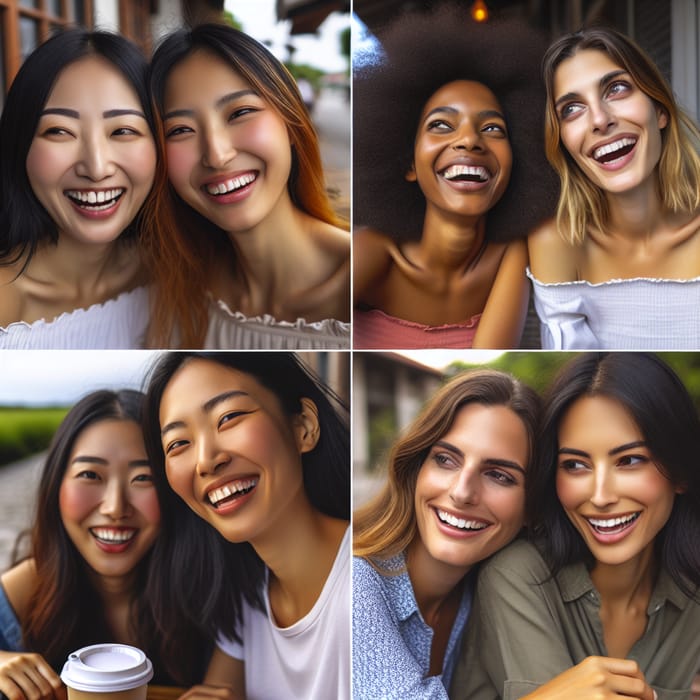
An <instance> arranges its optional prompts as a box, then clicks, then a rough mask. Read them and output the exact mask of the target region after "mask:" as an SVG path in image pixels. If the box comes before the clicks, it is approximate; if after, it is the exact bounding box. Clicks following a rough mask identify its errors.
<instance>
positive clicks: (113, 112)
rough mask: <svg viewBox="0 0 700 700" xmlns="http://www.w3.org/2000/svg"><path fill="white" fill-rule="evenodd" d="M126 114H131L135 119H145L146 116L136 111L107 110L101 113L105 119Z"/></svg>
mask: <svg viewBox="0 0 700 700" xmlns="http://www.w3.org/2000/svg"><path fill="white" fill-rule="evenodd" d="M126 114H133V115H134V116H135V117H141V118H142V119H145V118H146V115H145V114H144V113H143V112H141V111H140V110H138V109H108V110H107V111H106V112H102V116H103V117H104V118H105V119H113V118H114V117H123V116H124V115H126Z"/></svg>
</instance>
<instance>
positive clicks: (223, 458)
mask: <svg viewBox="0 0 700 700" xmlns="http://www.w3.org/2000/svg"><path fill="white" fill-rule="evenodd" d="M196 454H197V464H196V465H195V470H196V472H197V474H198V475H199V476H209V475H211V474H215V473H216V472H217V470H218V469H219V467H221V466H223V465H224V464H228V462H230V461H231V456H230V455H229V454H227V453H226V452H224V451H223V450H221V449H220V448H219V447H218V445H217V444H216V440H215V439H213V438H209V437H204V438H200V439H199V441H198V443H197V453H196Z"/></svg>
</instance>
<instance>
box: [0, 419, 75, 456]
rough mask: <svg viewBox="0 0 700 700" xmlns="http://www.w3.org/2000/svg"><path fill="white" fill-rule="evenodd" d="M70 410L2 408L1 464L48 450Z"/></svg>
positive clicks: (0, 428)
mask: <svg viewBox="0 0 700 700" xmlns="http://www.w3.org/2000/svg"><path fill="white" fill-rule="evenodd" d="M67 411H68V409H67V408H13V407H1V408H0V464H8V463H10V462H15V461H17V460H19V459H24V458H25V457H30V456H31V455H33V454H36V453H37V452H41V451H42V450H45V449H46V448H47V447H48V446H49V443H50V442H51V438H52V437H53V434H54V432H55V431H56V428H57V427H58V426H59V424H60V423H61V421H62V420H63V418H64V416H65V415H66V413H67Z"/></svg>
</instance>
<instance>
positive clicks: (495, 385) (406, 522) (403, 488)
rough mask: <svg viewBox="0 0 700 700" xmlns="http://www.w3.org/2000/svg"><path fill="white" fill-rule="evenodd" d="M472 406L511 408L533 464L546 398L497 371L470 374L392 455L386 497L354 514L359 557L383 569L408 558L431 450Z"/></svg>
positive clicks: (427, 409)
mask: <svg viewBox="0 0 700 700" xmlns="http://www.w3.org/2000/svg"><path fill="white" fill-rule="evenodd" d="M470 403H479V404H483V405H485V406H506V407H507V408H510V409H511V410H512V411H514V412H515V413H516V415H517V416H518V417H519V418H520V420H521V421H522V422H523V425H524V426H525V430H526V432H527V437H528V463H530V462H531V461H532V458H533V452H534V445H535V434H536V431H537V424H538V420H539V413H540V398H539V396H538V395H537V394H536V393H535V391H534V390H533V389H531V388H530V387H528V386H527V385H525V384H523V383H522V382H520V381H519V380H518V379H516V378H515V377H513V376H511V375H510V374H507V373H505V372H499V371H497V370H491V369H482V370H473V371H471V372H464V373H462V374H459V375H457V376H456V377H454V378H453V379H451V380H450V381H449V382H448V383H447V384H445V385H444V386H443V387H442V388H441V389H440V390H439V391H437V392H436V393H435V394H434V396H433V397H432V398H431V399H430V400H429V401H428V403H427V404H426V405H425V406H424V408H423V410H422V411H421V413H420V414H419V415H418V417H417V418H416V419H415V420H414V421H413V423H412V424H411V425H410V426H409V427H408V428H407V429H406V430H405V431H404V432H403V434H402V435H401V436H400V437H399V438H398V440H397V441H396V442H395V443H394V445H393V447H392V448H391V451H390V453H389V459H388V469H387V481H386V484H385V486H384V488H383V489H382V491H381V492H380V493H379V494H378V495H377V496H376V497H375V498H374V499H373V500H372V501H371V502H370V503H368V504H367V505H366V506H364V507H362V508H360V509H359V510H356V511H355V513H354V514H353V553H354V554H355V556H360V557H365V558H367V559H369V560H370V561H371V563H372V564H373V565H374V566H377V567H379V568H381V561H382V560H386V559H389V558H391V557H393V556H396V555H397V554H399V553H401V552H403V551H404V550H405V549H406V547H408V545H409V544H410V542H411V541H412V540H413V538H414V537H415V536H416V532H417V527H416V510H415V505H414V495H415V490H416V480H417V479H418V472H419V471H420V468H421V466H422V465H423V462H425V460H426V458H427V456H428V453H429V452H430V449H431V447H432V446H433V445H434V444H435V443H436V442H437V441H438V440H440V439H441V438H442V436H443V435H445V433H447V432H448V431H449V429H450V427H451V426H452V424H453V423H454V420H455V416H456V415H457V412H458V411H459V409H460V408H462V407H463V406H466V405H467V404H470Z"/></svg>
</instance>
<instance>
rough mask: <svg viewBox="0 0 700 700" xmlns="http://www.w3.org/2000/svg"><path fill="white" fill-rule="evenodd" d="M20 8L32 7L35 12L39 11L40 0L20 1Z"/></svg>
mask: <svg viewBox="0 0 700 700" xmlns="http://www.w3.org/2000/svg"><path fill="white" fill-rule="evenodd" d="M19 6H20V7H31V8H32V9H33V10H38V9H39V0H19Z"/></svg>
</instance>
